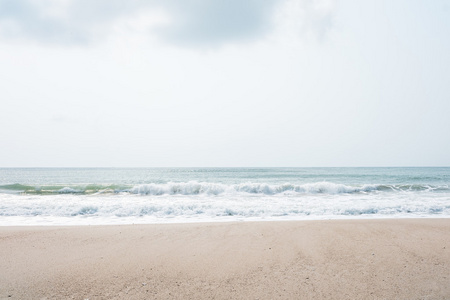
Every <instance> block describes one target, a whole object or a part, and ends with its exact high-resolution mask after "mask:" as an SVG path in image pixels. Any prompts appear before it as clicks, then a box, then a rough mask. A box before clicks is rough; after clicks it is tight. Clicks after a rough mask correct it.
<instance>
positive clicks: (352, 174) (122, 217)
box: [0, 168, 450, 226]
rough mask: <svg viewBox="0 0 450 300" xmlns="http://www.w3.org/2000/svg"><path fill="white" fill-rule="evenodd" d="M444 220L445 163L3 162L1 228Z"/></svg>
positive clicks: (449, 192)
mask: <svg viewBox="0 0 450 300" xmlns="http://www.w3.org/2000/svg"><path fill="white" fill-rule="evenodd" d="M409 217H414V218H432V217H441V218H447V217H450V168H136V169H126V168H30V169H18V168H3V169H0V225H2V226H8V225H10V226H13V225H90V224H92V225H94V224H149V223H183V222H220V221H253V220H257V221H262V220H314V219H342V218H345V219H350V218H351V219H354V218H409Z"/></svg>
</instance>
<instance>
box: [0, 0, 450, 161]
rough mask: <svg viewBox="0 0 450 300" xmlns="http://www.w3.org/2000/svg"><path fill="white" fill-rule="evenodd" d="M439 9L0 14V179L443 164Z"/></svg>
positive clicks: (446, 107) (447, 30)
mask: <svg viewBox="0 0 450 300" xmlns="http://www.w3.org/2000/svg"><path fill="white" fill-rule="evenodd" d="M449 53H450V0H436V1H425V0H422V1H418V0H408V1H406V0H404V1H401V0H391V1H381V0H369V1H356V0H355V1H345V0H296V1H294V0H166V1H156V0H128V1H123V0H122V1H119V0H39V1H36V0H0V167H341V166H348V167H358V166H450V55H449Z"/></svg>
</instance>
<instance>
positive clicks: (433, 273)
mask: <svg viewBox="0 0 450 300" xmlns="http://www.w3.org/2000/svg"><path fill="white" fill-rule="evenodd" d="M0 258H1V259H0V299H72V298H73V299H450V219H391V220H333V221H285V222H241V223H192V224H168V225H124V226H84V227H26V226H25V227H0Z"/></svg>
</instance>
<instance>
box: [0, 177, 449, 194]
mask: <svg viewBox="0 0 450 300" xmlns="http://www.w3.org/2000/svg"><path fill="white" fill-rule="evenodd" d="M408 191H413V192H427V191H429V192H442V191H444V192H445V191H449V187H448V186H447V185H443V186H431V185H425V184H397V185H386V184H365V185H345V184H340V183H333V182H325V181H324V182H315V183H305V184H291V183H284V184H268V183H254V182H247V183H240V184H223V183H212V182H197V181H189V182H168V183H148V184H139V185H134V186H131V185H130V186H126V185H118V184H110V185H99V184H88V185H73V186H71V185H48V186H30V185H22V184H10V185H2V186H0V192H4V193H24V194H39V195H46V194H88V195H89V194H126V193H129V194H138V195H152V196H161V195H226V194H236V193H244V194H260V195H279V194H281V195H283V194H286V195H287V194H352V193H371V192H408Z"/></svg>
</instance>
